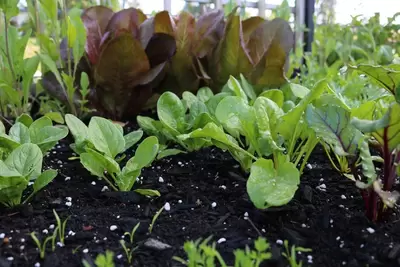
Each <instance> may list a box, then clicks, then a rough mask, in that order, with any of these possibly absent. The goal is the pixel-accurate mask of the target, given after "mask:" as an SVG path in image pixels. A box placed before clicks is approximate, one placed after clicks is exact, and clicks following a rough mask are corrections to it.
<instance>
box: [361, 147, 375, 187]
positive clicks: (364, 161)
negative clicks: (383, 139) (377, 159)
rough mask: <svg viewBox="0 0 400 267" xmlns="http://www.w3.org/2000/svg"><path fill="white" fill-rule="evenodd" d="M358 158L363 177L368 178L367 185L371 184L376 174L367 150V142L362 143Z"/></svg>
mask: <svg viewBox="0 0 400 267" xmlns="http://www.w3.org/2000/svg"><path fill="white" fill-rule="evenodd" d="M360 158H361V166H362V172H363V175H364V176H365V177H367V178H368V184H371V183H372V182H373V181H375V180H376V178H377V174H376V170H375V165H374V162H373V160H372V156H371V152H370V150H369V145H368V142H367V141H365V140H364V141H363V142H362V143H361V146H360Z"/></svg>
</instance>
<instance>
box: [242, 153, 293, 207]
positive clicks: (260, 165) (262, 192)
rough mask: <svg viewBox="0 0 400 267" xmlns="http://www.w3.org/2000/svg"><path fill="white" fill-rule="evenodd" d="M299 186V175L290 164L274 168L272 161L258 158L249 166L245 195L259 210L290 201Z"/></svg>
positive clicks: (286, 163)
mask: <svg viewBox="0 0 400 267" xmlns="http://www.w3.org/2000/svg"><path fill="white" fill-rule="evenodd" d="M299 184H300V173H299V171H298V170H297V169H296V166H295V165H294V164H293V163H291V162H285V163H282V164H280V165H279V166H278V169H275V168H274V163H273V161H272V160H269V159H268V160H267V159H263V158H260V159H258V160H257V161H256V162H255V163H253V165H252V166H251V172H250V177H249V179H248V180H247V193H248V194H249V197H250V199H251V201H252V202H253V204H254V205H255V206H256V207H257V208H259V209H265V208H268V207H271V206H282V205H285V204H287V203H288V202H289V201H290V200H292V198H293V196H294V194H295V193H296V191H297V188H298V185H299Z"/></svg>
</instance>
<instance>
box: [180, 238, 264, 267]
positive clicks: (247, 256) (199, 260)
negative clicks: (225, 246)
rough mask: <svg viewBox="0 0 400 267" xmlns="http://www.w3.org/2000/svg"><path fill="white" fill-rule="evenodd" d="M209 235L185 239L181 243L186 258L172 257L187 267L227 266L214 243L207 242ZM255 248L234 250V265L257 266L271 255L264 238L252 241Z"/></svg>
mask: <svg viewBox="0 0 400 267" xmlns="http://www.w3.org/2000/svg"><path fill="white" fill-rule="evenodd" d="M211 238H212V237H211V236H210V237H209V238H206V239H205V240H203V241H202V240H201V239H198V240H196V241H194V242H193V241H186V242H185V244H184V245H183V249H184V250H185V252H186V254H187V256H188V259H187V260H184V259H182V258H180V257H177V256H174V257H173V259H174V260H176V261H178V262H180V263H182V264H184V265H185V266H188V267H197V266H204V267H214V266H223V267H227V266H228V265H227V264H226V262H225V260H224V259H223V258H222V256H221V255H220V254H219V252H218V251H217V249H216V247H215V243H213V244H212V245H211V246H210V245H209V244H208V242H209V241H210V240H211ZM254 247H255V250H251V249H250V248H249V247H248V246H246V249H245V250H241V249H237V250H235V252H234V254H235V265H234V266H235V267H245V266H246V267H258V266H260V264H261V263H262V262H264V261H265V260H268V259H270V258H271V257H272V254H271V253H270V252H269V249H270V245H269V244H268V242H267V241H266V240H265V239H264V238H261V237H259V238H258V239H257V240H255V241H254ZM216 261H217V263H216Z"/></svg>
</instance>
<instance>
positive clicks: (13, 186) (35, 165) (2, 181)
mask: <svg viewBox="0 0 400 267" xmlns="http://www.w3.org/2000/svg"><path fill="white" fill-rule="evenodd" d="M42 162H43V155H42V151H41V150H40V148H39V146H38V145H36V144H32V143H25V144H21V145H19V146H17V147H16V148H15V149H13V150H12V152H11V153H10V154H9V155H8V157H7V158H6V159H5V160H4V161H2V160H0V203H1V204H2V205H5V206H8V207H13V206H15V205H19V204H21V201H22V196H23V192H24V191H25V189H26V188H27V187H28V184H29V182H33V192H32V193H31V194H30V195H29V196H28V197H27V198H25V200H24V201H23V203H26V202H27V201H28V200H29V199H30V198H31V197H32V196H33V195H34V194H36V193H37V192H39V191H40V190H41V189H42V188H44V187H45V186H46V185H47V184H48V183H50V182H51V181H52V180H53V179H54V178H55V177H56V176H57V171H55V170H46V171H44V172H42V171H41V170H42Z"/></svg>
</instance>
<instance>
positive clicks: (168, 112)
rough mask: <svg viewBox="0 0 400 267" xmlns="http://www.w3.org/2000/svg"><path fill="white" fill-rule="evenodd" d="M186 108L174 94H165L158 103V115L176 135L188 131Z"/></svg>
mask: <svg viewBox="0 0 400 267" xmlns="http://www.w3.org/2000/svg"><path fill="white" fill-rule="evenodd" d="M185 112H186V109H185V106H184V105H183V103H182V101H181V100H180V99H179V97H178V96H177V95H175V94H174V93H172V92H165V93H163V94H162V95H161V96H160V98H159V99H158V102H157V114H158V117H159V119H160V121H161V122H162V123H163V125H164V126H165V127H167V128H168V129H169V130H171V131H172V133H174V134H175V135H178V134H179V133H184V132H185V131H186V127H187V126H186V121H185Z"/></svg>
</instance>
